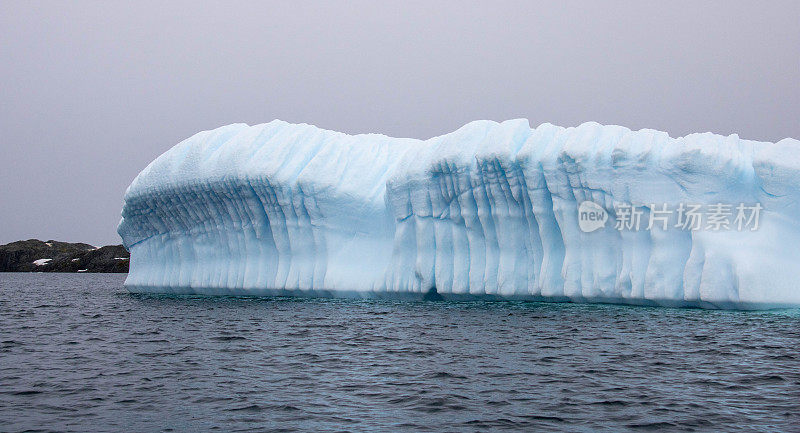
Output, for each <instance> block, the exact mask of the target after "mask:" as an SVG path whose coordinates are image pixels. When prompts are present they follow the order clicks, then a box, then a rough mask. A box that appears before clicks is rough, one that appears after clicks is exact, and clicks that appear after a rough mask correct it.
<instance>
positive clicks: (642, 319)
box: [0, 273, 800, 432]
mask: <svg viewBox="0 0 800 433" xmlns="http://www.w3.org/2000/svg"><path fill="white" fill-rule="evenodd" d="M123 279H124V275H114V274H2V273H0V431H26V430H27V431H49V430H56V431H80V432H83V431H191V432H194V431H224V432H228V431H432V432H442V431H495V430H511V431H519V430H535V431H587V432H588V431H591V432H594V431H624V430H636V431H642V430H645V431H646V430H659V431H665V430H667V431H673V430H674V431H800V313H798V311H796V310H784V311H766V312H734V311H708V310H685V309H684V310H681V309H668V308H643V307H626V306H613V305H576V304H547V303H524V302H461V303H456V302H399V301H397V302H390V301H356V300H332V299H318V300H310V299H291V298H230V297H227V298H226V297H170V296H142V295H132V294H129V293H127V292H126V291H125V289H124V288H123V287H122V282H123Z"/></svg>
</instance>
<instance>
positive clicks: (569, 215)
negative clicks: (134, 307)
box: [119, 119, 800, 308]
mask: <svg viewBox="0 0 800 433" xmlns="http://www.w3.org/2000/svg"><path fill="white" fill-rule="evenodd" d="M799 187H800V142H798V141H797V140H794V139H789V138H787V139H784V140H781V141H779V142H777V143H767V142H756V141H750V140H743V139H740V138H739V137H738V136H737V135H730V136H727V137H724V136H719V135H714V134H711V133H704V134H691V135H688V136H686V137H680V138H671V137H669V136H668V135H667V134H666V133H664V132H659V131H654V130H640V131H631V130H629V129H627V128H624V127H620V126H603V125H600V124H597V123H585V124H582V125H580V126H578V127H573V128H562V127H558V126H554V125H551V124H542V125H540V126H538V127H537V128H535V129H531V128H530V126H529V124H528V121H527V120H524V119H518V120H510V121H506V122H502V123H496V122H492V121H476V122H471V123H469V124H467V125H465V126H464V127H462V128H460V129H458V130H457V131H455V132H452V133H450V134H447V135H443V136H439V137H435V138H431V139H429V140H424V141H422V140H414V139H399V138H390V137H386V136H383V135H377V134H367V135H355V136H351V135H347V134H343V133H339V132H333V131H328V130H323V129H320V128H317V127H315V126H311V125H306V124H300V125H297V124H289V123H286V122H282V121H278V120H276V121H273V122H270V123H266V124H262V125H255V126H248V125H245V124H233V125H228V126H224V127H221V128H217V129H215V130H211V131H204V132H200V133H198V134H196V135H195V136H193V137H191V138H189V139H187V140H185V141H183V142H181V143H179V144H178V145H176V146H175V147H173V148H172V149H170V150H169V151H167V152H166V153H164V154H163V155H161V156H160V157H158V158H157V159H156V160H155V161H153V162H152V163H150V165H148V166H147V167H146V168H145V169H144V170H143V171H142V172H141V173H140V174H139V175H138V176H137V177H136V179H135V180H134V181H133V183H132V184H131V186H130V187H129V188H128V191H127V192H126V194H125V205H124V208H123V211H122V216H123V219H122V221H121V222H120V225H119V233H120V235H121V236H122V238H123V241H124V244H125V246H126V247H127V248H128V249H129V250H130V253H131V265H130V273H129V275H128V278H127V280H126V285H127V287H128V288H129V289H130V290H132V291H140V292H165V293H204V294H301V295H334V296H337V295H338V296H363V297H369V296H378V297H380V296H390V295H397V296H408V295H413V294H422V293H426V292H428V291H429V290H430V289H431V288H433V287H435V289H436V291H437V292H438V293H439V294H440V295H442V296H444V297H445V298H447V297H452V298H459V297H461V298H467V297H493V298H521V299H540V300H555V301H578V302H581V301H588V302H619V303H629V304H652V305H676V306H700V307H721V308H762V307H775V306H789V305H800V289H798V287H797V281H798V278H800V266H798V265H797V264H798V263H800V249H798V248H797V245H799V244H800V221H798V215H800V200H798V199H799V198H800V188H799ZM586 200H590V201H592V202H595V203H598V204H599V205H600V206H599V207H600V208H602V209H605V211H606V212H608V214H609V221H608V224H606V225H605V227H603V228H601V229H599V230H597V231H593V232H591V233H585V232H583V231H581V230H580V229H579V225H578V211H577V209H578V205H579V204H580V203H581V202H583V201H586ZM617 203H629V204H632V205H635V206H641V207H643V208H644V209H645V218H647V215H648V214H649V208H650V207H651V206H652V204H659V205H660V204H662V203H664V204H669V205H671V206H677V205H678V204H679V203H692V204H702V205H709V204H714V203H727V204H732V205H734V206H735V205H736V204H739V203H748V204H756V203H757V204H759V205H760V206H762V207H763V210H762V211H761V214H760V223H759V227H758V229H757V230H754V231H750V230H745V231H736V230H725V231H709V230H698V231H686V230H681V229H677V228H674V227H673V226H674V224H673V223H674V222H675V221H674V220H671V221H670V224H669V228H668V229H667V230H660V229H653V230H641V231H619V230H616V229H615V228H614V223H615V214H614V205H615V204H617ZM645 221H646V220H645Z"/></svg>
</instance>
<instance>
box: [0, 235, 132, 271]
mask: <svg viewBox="0 0 800 433" xmlns="http://www.w3.org/2000/svg"><path fill="white" fill-rule="evenodd" d="M129 263H130V254H129V253H128V250H126V249H125V247H123V246H122V245H108V246H104V247H99V248H98V247H95V246H93V245H89V244H84V243H69V242H59V241H54V240H49V241H40V240H38V239H29V240H27V241H16V242H11V243H10V244H5V245H0V272H118V273H125V272H128V265H129Z"/></svg>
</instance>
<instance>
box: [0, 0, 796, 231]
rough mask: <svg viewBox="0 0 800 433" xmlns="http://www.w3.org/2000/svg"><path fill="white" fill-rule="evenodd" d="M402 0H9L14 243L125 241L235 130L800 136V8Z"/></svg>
mask: <svg viewBox="0 0 800 433" xmlns="http://www.w3.org/2000/svg"><path fill="white" fill-rule="evenodd" d="M388 3H390V2H376V1H365V2H350V1H348V2H341V3H337V2H308V3H299V2H296V1H287V2H283V3H271V4H266V3H265V2H252V3H250V2H242V3H232V2H220V3H210V2H200V1H192V2H185V3H180V2H170V3H167V4H164V2H161V1H158V2H153V3H149V4H147V3H142V2H136V3H121V2H114V3H113V4H111V3H109V4H104V3H102V2H52V3H37V2H29V1H25V2H22V1H20V2H9V1H5V0H2V1H0V211H1V212H2V213H1V215H2V216H0V243H6V242H10V241H14V240H17V239H28V238H40V239H43V240H46V239H57V240H65V241H83V242H88V243H93V244H96V245H100V244H109V243H119V242H120V240H119V237H118V236H117V234H116V225H117V223H118V221H119V213H120V209H121V206H122V196H123V193H124V192H125V188H126V187H127V186H128V184H129V183H130V182H131V180H132V179H133V178H134V177H135V176H136V174H137V173H138V172H139V171H140V170H141V169H142V168H144V167H145V166H146V165H147V164H148V163H149V162H150V161H151V160H152V159H153V158H155V157H156V156H158V155H159V154H161V153H163V152H164V151H166V150H167V149H169V148H170V147H171V146H173V145H174V144H176V143H177V142H179V141H180V140H182V139H184V138H186V137H188V136H190V135H192V134H194V133H195V132H197V131H200V130H204V129H211V128H215V127H217V126H221V125H224V124H228V123H233V122H246V123H250V124H254V123H262V122H267V121H270V120H272V119H275V118H279V119H283V120H286V121H290V122H307V123H312V124H315V125H318V126H320V127H323V128H328V129H334V130H339V131H344V132H348V133H359V132H381V133H385V134H388V135H393V136H404V137H416V138H428V137H431V136H435V135H440V134H442V133H446V132H450V131H452V130H454V129H456V128H458V127H459V126H461V125H463V124H464V123H466V122H468V121H471V120H475V119H487V118H488V119H493V120H505V119H509V118H517V117H525V118H528V119H530V121H531V124H532V125H534V126H535V125H538V124H539V123H542V122H551V123H555V124H558V125H562V126H573V125H577V124H580V123H582V122H585V121H588V120H595V121H598V122H601V123H613V124H620V125H624V126H627V127H630V128H633V129H639V128H655V129H660V130H664V131H667V132H669V133H670V135H672V136H680V135H685V134H687V133H691V132H704V131H712V132H716V133H720V134H731V133H738V134H739V135H740V136H741V137H743V138H750V139H759V140H769V141H776V140H779V139H781V138H784V137H787V136H788V137H795V138H800V2H795V1H786V2H777V1H776V2H763V1H757V2H752V3H738V2H730V1H723V2H714V3H703V2H698V1H687V2H663V1H656V2H640V1H631V2H588V1H587V2H575V3H565V2H561V1H558V2H541V4H535V2H528V1H521V2H497V3H492V2H480V3H468V2H462V1H454V2H438V1H436V2H431V1H424V2H397V3H398V4H395V5H390V4H388ZM399 3H402V4H399ZM666 3H669V5H667V4H666Z"/></svg>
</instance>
